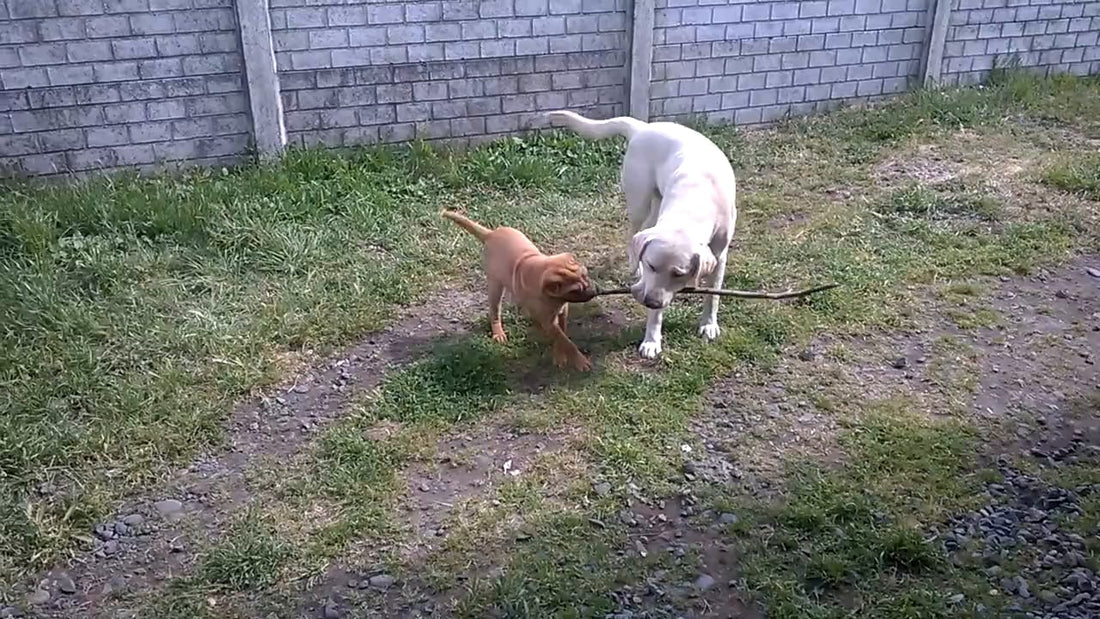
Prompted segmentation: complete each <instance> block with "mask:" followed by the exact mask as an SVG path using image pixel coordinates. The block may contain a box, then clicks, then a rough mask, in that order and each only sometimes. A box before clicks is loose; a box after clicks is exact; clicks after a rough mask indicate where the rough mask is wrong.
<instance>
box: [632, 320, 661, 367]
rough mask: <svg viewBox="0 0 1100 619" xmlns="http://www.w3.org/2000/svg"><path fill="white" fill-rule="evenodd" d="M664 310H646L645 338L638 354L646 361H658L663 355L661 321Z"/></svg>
mask: <svg viewBox="0 0 1100 619" xmlns="http://www.w3.org/2000/svg"><path fill="white" fill-rule="evenodd" d="M663 317H664V310H654V309H651V310H646V319H645V338H644V339H643V340H642V345H641V346H639V347H638V352H639V353H641V355H642V356H643V357H645V358H646V359H656V358H657V357H658V356H659V355H660V354H661V320H662V318H663Z"/></svg>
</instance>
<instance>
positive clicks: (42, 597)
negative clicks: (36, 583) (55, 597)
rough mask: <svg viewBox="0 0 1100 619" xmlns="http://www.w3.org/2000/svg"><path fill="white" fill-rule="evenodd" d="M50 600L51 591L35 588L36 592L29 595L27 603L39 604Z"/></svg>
mask: <svg viewBox="0 0 1100 619" xmlns="http://www.w3.org/2000/svg"><path fill="white" fill-rule="evenodd" d="M49 601H50V592H49V591H46V590H45V589H35V591H34V593H31V594H30V595H29V596H27V603H28V604H30V605H32V606H39V605H42V604H45V603H46V602H49Z"/></svg>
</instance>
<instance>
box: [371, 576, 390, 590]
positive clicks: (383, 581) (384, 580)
mask: <svg viewBox="0 0 1100 619" xmlns="http://www.w3.org/2000/svg"><path fill="white" fill-rule="evenodd" d="M369 582H370V586H372V587H375V588H377V589H388V588H389V587H391V586H393V582H394V579H393V576H390V575H389V574H378V575H377V576H371V577H370V581H369Z"/></svg>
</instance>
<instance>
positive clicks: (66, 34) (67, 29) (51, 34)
mask: <svg viewBox="0 0 1100 619" xmlns="http://www.w3.org/2000/svg"><path fill="white" fill-rule="evenodd" d="M5 27H7V26H5ZM38 35H39V39H40V40H42V41H65V40H72V39H83V38H84V36H85V32H84V20H83V19H82V18H79V17H60V18H54V19H43V20H39V21H38Z"/></svg>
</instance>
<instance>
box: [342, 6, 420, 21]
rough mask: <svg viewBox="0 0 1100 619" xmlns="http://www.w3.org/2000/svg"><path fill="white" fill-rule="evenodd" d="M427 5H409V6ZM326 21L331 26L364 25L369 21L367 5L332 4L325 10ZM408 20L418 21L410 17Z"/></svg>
mask: <svg viewBox="0 0 1100 619" xmlns="http://www.w3.org/2000/svg"><path fill="white" fill-rule="evenodd" d="M414 6H426V5H412V4H410V5H407V7H406V13H407V12H408V10H409V8H411V7H414ZM325 15H326V20H325V22H326V23H327V24H328V25H329V26H362V25H365V24H366V23H367V7H365V6H354V5H352V6H330V7H328V8H327V9H326V10H325ZM408 21H418V20H413V19H410V20H408Z"/></svg>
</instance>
